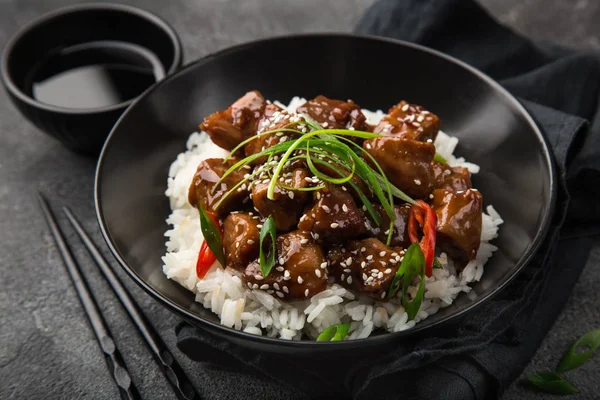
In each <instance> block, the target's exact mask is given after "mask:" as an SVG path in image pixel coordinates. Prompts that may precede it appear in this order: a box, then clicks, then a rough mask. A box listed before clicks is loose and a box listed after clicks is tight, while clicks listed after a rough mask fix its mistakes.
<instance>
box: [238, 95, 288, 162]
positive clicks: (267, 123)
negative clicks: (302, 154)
mask: <svg viewBox="0 0 600 400" xmlns="http://www.w3.org/2000/svg"><path fill="white" fill-rule="evenodd" d="M295 119H297V117H295V116H292V115H290V114H289V113H288V112H287V111H286V110H284V109H282V108H281V107H279V106H277V105H275V104H267V105H266V107H265V111H264V113H263V115H262V117H261V118H260V120H259V121H258V127H257V131H256V134H259V133H261V132H267V131H273V130H276V129H281V128H284V127H285V126H286V125H288V124H289V123H290V122H291V121H292V120H295ZM293 135H294V134H293V133H291V132H276V133H271V134H268V135H259V136H258V137H257V138H256V139H254V140H251V141H250V142H248V143H246V145H245V146H244V153H245V154H246V157H248V156H251V155H254V154H256V153H260V152H261V151H263V150H265V149H268V148H269V147H273V146H275V145H276V144H278V143H283V142H285V141H287V140H290V139H291V138H292V137H293ZM294 138H295V136H294ZM266 161H267V157H266V156H265V157H260V158H258V159H256V160H254V161H253V162H252V164H253V165H258V164H263V163H265V162H266Z"/></svg>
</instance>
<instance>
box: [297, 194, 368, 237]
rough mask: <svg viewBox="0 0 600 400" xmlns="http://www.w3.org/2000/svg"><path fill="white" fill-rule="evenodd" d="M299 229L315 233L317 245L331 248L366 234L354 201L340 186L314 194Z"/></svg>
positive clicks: (362, 220)
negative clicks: (311, 204)
mask: <svg viewBox="0 0 600 400" xmlns="http://www.w3.org/2000/svg"><path fill="white" fill-rule="evenodd" d="M298 229H301V230H303V231H310V232H313V235H314V237H315V240H316V241H317V243H319V244H321V245H323V246H325V247H328V246H330V245H332V244H340V243H343V242H345V241H346V240H348V239H353V238H357V237H360V236H361V235H362V234H363V233H365V231H366V228H365V222H364V216H363V214H362V212H361V211H360V210H359V209H358V207H357V205H356V203H355V202H354V198H353V197H352V195H351V194H350V193H349V192H348V191H345V190H343V189H342V188H341V187H339V186H335V185H327V186H326V187H325V189H323V190H319V191H317V192H316V193H315V194H314V202H313V206H312V207H311V208H310V209H308V210H307V211H306V212H305V213H304V215H303V216H302V217H301V218H300V223H299V224H298Z"/></svg>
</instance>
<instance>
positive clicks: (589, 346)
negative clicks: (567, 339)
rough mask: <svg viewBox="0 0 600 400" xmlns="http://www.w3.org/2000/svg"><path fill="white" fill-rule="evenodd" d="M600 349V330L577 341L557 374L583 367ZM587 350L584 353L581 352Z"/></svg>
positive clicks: (562, 360)
mask: <svg viewBox="0 0 600 400" xmlns="http://www.w3.org/2000/svg"><path fill="white" fill-rule="evenodd" d="M598 347H600V329H597V330H595V331H591V332H588V333H586V334H585V335H583V336H582V337H580V338H579V340H577V341H576V342H575V343H574V344H573V346H571V348H570V349H569V350H568V351H567V352H566V353H565V355H564V356H563V357H562V359H561V360H560V362H559V363H558V366H557V367H556V372H566V371H570V370H572V369H575V368H577V367H579V366H581V365H583V364H584V363H585V362H586V361H587V360H588V359H589V358H590V357H591V356H592V355H593V354H594V352H595V351H596V350H597V349H598ZM581 349H585V350H584V351H580V350H581Z"/></svg>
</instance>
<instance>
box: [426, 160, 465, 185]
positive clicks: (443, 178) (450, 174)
mask: <svg viewBox="0 0 600 400" xmlns="http://www.w3.org/2000/svg"><path fill="white" fill-rule="evenodd" d="M431 167H432V168H433V179H434V183H433V187H434V188H435V189H448V190H452V191H455V192H457V191H461V190H467V189H471V187H472V186H471V173H470V172H469V170H468V169H466V168H463V167H449V166H448V165H446V164H442V163H439V162H437V161H433V162H432V163H431Z"/></svg>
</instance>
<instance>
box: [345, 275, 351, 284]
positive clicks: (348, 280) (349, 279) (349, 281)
mask: <svg viewBox="0 0 600 400" xmlns="http://www.w3.org/2000/svg"><path fill="white" fill-rule="evenodd" d="M346 282H348V285H350V284H351V283H352V277H351V276H349V277H348V279H347V280H346Z"/></svg>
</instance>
